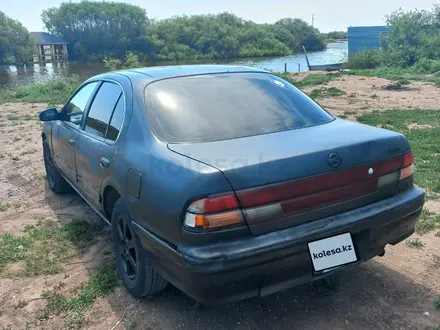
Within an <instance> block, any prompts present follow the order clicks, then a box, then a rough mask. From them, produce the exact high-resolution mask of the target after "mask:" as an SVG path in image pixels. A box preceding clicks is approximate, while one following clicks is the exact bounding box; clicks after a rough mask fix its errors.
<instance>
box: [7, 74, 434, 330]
mask: <svg viewBox="0 0 440 330" xmlns="http://www.w3.org/2000/svg"><path fill="white" fill-rule="evenodd" d="M386 83H388V81H386V80H384V79H377V78H367V79H366V78H362V77H348V76H347V77H341V78H338V80H335V81H332V82H330V83H329V85H328V86H326V87H332V86H334V87H338V88H340V89H342V90H343V91H344V92H345V93H346V94H345V95H343V96H341V97H337V98H331V99H322V100H319V102H320V103H321V104H322V105H323V106H324V107H326V108H327V109H328V110H329V111H331V112H333V113H335V114H343V113H344V112H346V111H349V112H350V113H359V112H365V111H373V110H384V109H391V108H403V109H410V108H429V109H436V108H437V109H438V108H439V106H438V104H439V103H438V99H439V97H440V89H436V88H435V87H434V86H433V85H431V84H424V83H413V84H411V85H410V86H409V87H408V88H409V90H407V91H383V90H381V89H380V86H381V85H384V84H386ZM314 88H320V86H318V87H312V88H307V89H306V91H311V90H312V89H314ZM354 94H356V95H354ZM373 94H376V95H377V97H374V98H371V95H373ZM367 107H368V108H367ZM44 108H45V105H44V104H3V105H0V203H5V202H8V203H11V205H13V207H10V208H9V209H8V210H6V211H4V212H0V234H4V233H18V232H20V231H21V230H22V229H23V227H24V225H25V224H32V223H35V221H36V220H35V219H36V218H37V217H39V216H40V217H41V216H43V217H45V218H50V219H52V220H53V221H55V222H59V223H66V222H69V221H71V219H87V220H88V221H90V222H91V223H94V224H95V225H96V226H98V227H99V228H100V230H99V235H98V236H97V237H96V238H94V241H93V244H91V245H90V247H89V248H88V249H87V250H85V251H81V252H80V253H79V256H78V258H76V259H74V260H71V262H69V264H68V265H65V267H64V270H63V271H62V272H61V273H59V274H56V275H47V276H38V277H30V278H6V277H0V329H1V328H3V329H34V328H35V329H60V328H64V327H65V326H66V325H65V322H64V319H63V315H62V314H61V315H58V316H53V317H52V318H50V319H49V320H46V321H44V322H43V321H39V320H37V319H36V316H35V313H36V311H37V310H38V309H40V308H43V307H44V306H45V305H46V301H45V300H44V299H39V298H40V297H41V294H42V293H43V291H44V290H49V289H51V288H53V287H54V286H55V285H59V283H60V282H62V283H64V288H63V290H64V291H66V292H67V291H68V290H69V289H71V288H74V287H77V286H78V285H79V284H80V283H82V282H85V281H87V278H88V277H89V276H90V274H93V273H94V272H95V270H96V268H97V266H98V265H99V264H100V263H102V262H103V261H102V260H101V261H99V260H98V261H91V262H88V261H90V260H94V259H101V258H107V259H108V255H109V251H111V246H110V244H111V242H110V237H109V230H108V229H107V228H106V226H105V225H104V224H103V222H102V221H101V220H100V219H99V217H98V216H96V215H95V214H94V212H93V210H92V209H91V208H90V207H89V206H87V204H86V203H85V202H84V201H82V199H81V198H80V197H79V196H78V195H77V194H75V193H72V194H68V195H63V196H55V195H54V194H53V193H52V192H51V191H50V190H49V188H48V186H47V184H46V180H45V178H44V174H45V172H44V167H43V161H42V148H41V138H40V134H41V124H40V122H38V121H37V120H36V115H37V114H38V112H39V111H41V110H43V109H44ZM26 115H28V116H26ZM8 116H9V117H8ZM11 116H12V117H11ZM14 118H15V119H14ZM26 119H27V120H26ZM427 206H428V208H429V209H430V210H431V211H433V212H439V213H440V208H439V206H440V202H439V201H435V200H434V201H429V203H427ZM414 237H419V238H420V240H421V241H423V243H424V244H425V246H424V248H423V249H414V248H410V247H409V246H408V245H407V244H405V242H402V243H400V244H399V245H397V246H389V247H387V248H386V255H385V256H384V257H382V258H380V257H377V258H375V259H373V260H371V261H369V262H367V263H365V264H362V265H360V266H357V267H352V268H349V269H347V271H345V272H342V273H339V274H337V275H335V278H334V280H333V281H331V282H328V283H314V284H312V285H303V286H300V287H297V288H293V289H290V290H287V291H284V292H281V293H278V294H274V295H271V296H268V297H264V298H255V299H250V300H246V301H242V302H238V303H230V304H226V305H221V306H214V307H204V306H201V305H199V304H198V303H196V302H195V301H194V300H192V299H191V298H189V297H187V296H186V295H184V294H183V293H181V292H180V291H179V290H177V289H175V288H173V287H172V286H169V287H168V288H167V289H166V291H165V292H163V293H162V294H160V295H159V296H157V297H151V298H148V299H142V300H137V299H134V298H132V297H130V296H129V295H128V294H127V292H126V291H125V289H124V288H123V287H118V288H117V289H116V290H115V291H114V292H112V293H111V294H109V295H107V296H105V297H102V298H98V299H97V300H96V301H95V303H94V305H93V307H92V309H91V310H90V312H88V314H87V318H86V319H87V322H86V324H85V326H84V328H86V329H109V330H110V329H112V328H113V326H114V325H115V324H116V323H117V322H118V321H119V320H121V318H122V316H124V317H123V318H122V322H121V323H120V324H119V325H118V326H117V327H116V329H124V328H125V329H230V328H234V329H261V328H273V329H292V328H298V329H319V328H325V329H356V328H357V329H434V327H435V326H438V325H440V311H436V310H435V307H434V303H433V302H434V299H435V297H436V296H437V295H438V294H440V238H439V237H436V236H435V232H433V233H430V234H426V235H423V236H421V237H420V236H417V235H415V236H414ZM79 261H82V262H83V263H75V262H79ZM110 262H112V261H110ZM20 301H26V302H27V305H26V306H24V307H23V308H19V309H17V307H16V306H17V303H18V302H20Z"/></svg>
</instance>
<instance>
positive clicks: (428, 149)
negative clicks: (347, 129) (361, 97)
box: [357, 109, 440, 193]
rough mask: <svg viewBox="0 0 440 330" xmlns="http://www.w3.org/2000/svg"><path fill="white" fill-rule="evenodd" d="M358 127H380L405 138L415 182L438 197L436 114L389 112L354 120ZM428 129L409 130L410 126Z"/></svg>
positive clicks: (439, 119)
mask: <svg viewBox="0 0 440 330" xmlns="http://www.w3.org/2000/svg"><path fill="white" fill-rule="evenodd" d="M357 120H358V121H359V122H361V123H365V124H369V125H373V126H380V127H384V128H388V129H391V130H395V131H398V132H401V133H403V134H405V136H406V137H407V138H408V140H409V142H410V144H411V148H412V150H413V152H414V155H415V167H416V172H415V182H416V183H417V184H418V185H419V186H421V187H423V188H428V189H429V190H430V191H433V192H436V193H440V175H439V173H440V157H439V154H440V143H439V141H440V111H435V110H421V109H418V110H389V111H384V112H380V113H378V112H376V113H370V114H364V115H362V116H359V117H357ZM414 123H416V124H419V125H430V127H431V128H424V129H409V128H408V125H410V124H414Z"/></svg>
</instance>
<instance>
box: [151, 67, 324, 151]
mask: <svg viewBox="0 0 440 330" xmlns="http://www.w3.org/2000/svg"><path fill="white" fill-rule="evenodd" d="M145 101H146V102H145V103H146V108H147V114H148V117H149V120H150V122H151V125H152V127H153V130H154V131H155V133H156V134H157V135H158V136H159V138H161V140H164V141H167V142H171V143H172V142H207V141H216V140H224V139H234V138H239V137H245V136H252V135H259V134H265V133H273V132H279V131H285V130H292V129H298V128H303V127H308V126H314V125H320V124H324V123H327V122H330V121H331V120H333V117H332V116H330V115H329V114H328V113H327V112H325V111H324V110H323V109H322V108H321V107H320V106H319V105H317V104H316V103H315V102H313V101H312V100H311V99H310V98H309V97H307V96H306V95H304V94H303V93H302V92H301V91H299V90H298V89H296V88H295V87H293V86H292V85H290V84H289V83H288V82H286V81H284V80H282V79H280V78H278V77H276V76H274V75H271V74H265V73H228V74H210V75H199V76H190V77H178V78H172V79H164V80H160V81H157V82H154V83H152V84H150V85H148V86H147V88H146V89H145Z"/></svg>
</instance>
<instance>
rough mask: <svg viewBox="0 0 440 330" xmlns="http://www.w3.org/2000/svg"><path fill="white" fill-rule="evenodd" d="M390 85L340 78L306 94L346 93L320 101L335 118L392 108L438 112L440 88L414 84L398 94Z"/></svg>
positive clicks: (369, 80)
mask: <svg viewBox="0 0 440 330" xmlns="http://www.w3.org/2000/svg"><path fill="white" fill-rule="evenodd" d="M390 83H391V82H390V81H389V80H386V79H382V78H375V77H358V76H341V77H339V78H336V79H335V80H332V81H330V82H329V83H328V84H327V85H325V86H312V87H307V88H304V91H305V92H306V93H309V92H311V91H312V90H314V89H319V88H322V87H325V88H331V87H336V88H339V89H340V90H342V91H343V92H344V93H345V94H344V95H342V96H339V97H333V98H326V99H319V100H318V103H319V104H321V105H322V106H323V107H324V108H326V109H327V110H328V111H330V112H332V113H333V114H335V115H342V114H344V112H350V113H356V114H359V113H366V112H372V111H375V110H377V111H382V110H390V109H408V110H410V109H439V104H440V103H439V102H440V89H439V88H438V87H436V86H435V85H434V84H432V83H424V82H412V83H411V84H410V85H407V86H403V88H402V90H399V91H395V90H387V89H384V88H383V87H384V86H386V85H389V84H390Z"/></svg>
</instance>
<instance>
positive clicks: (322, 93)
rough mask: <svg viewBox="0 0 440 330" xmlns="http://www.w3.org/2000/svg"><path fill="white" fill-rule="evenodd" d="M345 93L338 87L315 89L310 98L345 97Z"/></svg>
mask: <svg viewBox="0 0 440 330" xmlns="http://www.w3.org/2000/svg"><path fill="white" fill-rule="evenodd" d="M344 94H345V92H344V91H343V90H340V89H339V88H336V87H330V88H319V89H314V90H313V91H312V92H311V93H310V94H309V96H310V97H311V98H312V99H321V98H325V97H337V96H341V95H344Z"/></svg>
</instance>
